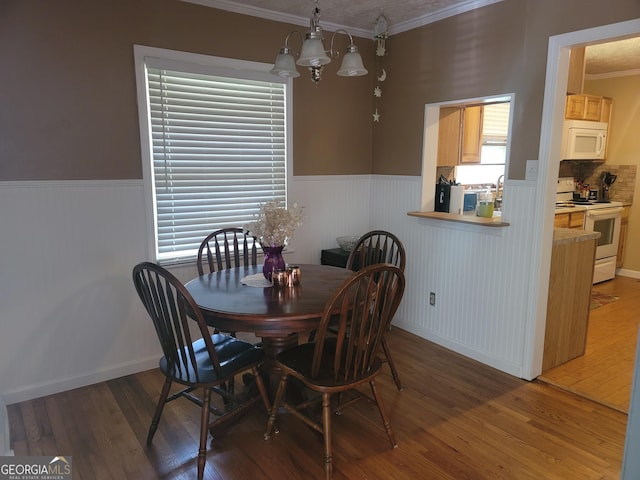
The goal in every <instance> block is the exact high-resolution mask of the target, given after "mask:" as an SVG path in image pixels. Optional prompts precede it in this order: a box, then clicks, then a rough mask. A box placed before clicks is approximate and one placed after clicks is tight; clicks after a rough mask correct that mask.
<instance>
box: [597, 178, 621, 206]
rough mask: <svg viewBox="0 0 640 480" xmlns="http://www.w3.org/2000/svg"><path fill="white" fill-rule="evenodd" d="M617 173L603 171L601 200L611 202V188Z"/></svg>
mask: <svg viewBox="0 0 640 480" xmlns="http://www.w3.org/2000/svg"><path fill="white" fill-rule="evenodd" d="M616 178H618V177H617V175H613V174H611V173H609V172H602V176H601V177H600V179H601V180H602V195H601V196H600V201H602V202H610V201H611V198H609V189H610V188H611V185H613V182H615V181H616Z"/></svg>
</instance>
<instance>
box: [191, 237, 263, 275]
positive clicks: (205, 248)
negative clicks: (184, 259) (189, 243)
mask: <svg viewBox="0 0 640 480" xmlns="http://www.w3.org/2000/svg"><path fill="white" fill-rule="evenodd" d="M257 263H258V249H257V245H256V242H255V239H254V238H253V237H251V236H248V235H246V233H245V232H244V231H243V229H242V228H239V227H231V228H223V229H221V230H216V231H215V232H213V233H210V234H209V235H207V236H206V237H205V239H204V240H203V241H202V242H201V243H200V247H199V248H198V258H197V267H198V275H204V274H205V273H213V272H216V271H219V270H225V269H228V268H232V267H248V266H251V265H257Z"/></svg>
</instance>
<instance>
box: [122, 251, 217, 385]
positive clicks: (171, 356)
mask: <svg viewBox="0 0 640 480" xmlns="http://www.w3.org/2000/svg"><path fill="white" fill-rule="evenodd" d="M133 283H134V285H135V288H136V291H137V292H138V296H139V297H140V300H142V303H143V305H144V307H145V309H146V311H147V313H148V314H149V316H150V317H151V320H152V321H153V326H154V327H155V331H156V334H157V336H158V340H159V341H160V345H161V347H162V353H163V354H164V358H165V359H166V362H167V369H168V371H170V372H171V374H172V375H174V376H176V377H182V378H185V379H188V380H189V381H191V382H194V383H199V382H200V381H201V380H200V371H199V365H198V362H197V361H196V354H195V351H194V347H193V342H194V339H193V338H192V334H191V331H190V329H189V326H190V325H192V320H190V319H189V317H191V318H193V319H194V320H195V321H196V323H197V325H198V329H199V333H200V335H201V338H202V340H203V341H204V343H205V348H206V349H207V351H208V353H209V357H210V359H211V364H212V365H213V367H214V369H215V371H216V373H217V374H218V375H220V364H219V362H218V358H217V355H216V351H215V348H214V345H213V342H212V340H211V336H210V333H209V330H208V328H207V325H206V323H205V321H204V318H203V317H202V313H201V312H200V309H199V307H198V306H197V304H196V303H195V301H194V300H193V298H192V297H191V294H189V292H188V291H187V290H186V288H185V287H184V286H183V285H182V283H181V282H180V281H179V280H178V279H177V278H176V277H175V276H173V275H172V274H171V273H170V272H168V271H167V270H165V269H164V268H162V267H160V266H158V265H156V264H154V263H149V262H144V263H141V264H139V265H136V267H135V268H134V270H133Z"/></svg>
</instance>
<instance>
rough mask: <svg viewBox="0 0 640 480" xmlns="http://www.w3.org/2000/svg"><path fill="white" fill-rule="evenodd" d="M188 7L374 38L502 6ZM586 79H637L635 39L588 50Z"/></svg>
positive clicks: (395, 1)
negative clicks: (382, 29) (383, 27)
mask: <svg viewBox="0 0 640 480" xmlns="http://www.w3.org/2000/svg"><path fill="white" fill-rule="evenodd" d="M182 1H185V2H189V3H196V4H199V5H204V6H209V7H213V8H218V9H222V10H228V11H232V12H236V13H243V14H246V15H253V16H257V17H262V18H268V19H270V20H277V21H284V22H288V23H292V24H295V25H301V26H303V27H308V25H309V17H310V14H311V11H312V10H313V9H314V8H315V6H316V5H317V6H318V8H320V24H321V25H322V27H323V28H325V29H326V30H329V31H335V30H336V29H338V28H344V29H346V30H348V31H349V33H351V34H353V35H357V36H360V37H370V38H373V28H374V25H375V22H376V19H377V18H378V17H379V16H380V14H384V16H385V17H386V19H387V22H388V33H389V35H393V34H396V33H400V32H404V31H407V30H411V29H412V28H417V27H420V26H422V25H426V24H428V23H432V22H435V21H438V20H442V19H443V18H447V17H451V16H453V15H457V14H460V13H463V12H466V11H469V10H473V9H476V8H480V7H483V6H486V5H489V4H492V3H497V2H499V1H502V0H234V1H232V0H182ZM585 71H586V74H587V76H598V75H607V74H615V73H620V72H628V73H629V72H633V73H636V74H638V73H640V38H635V39H627V40H621V41H617V42H609V43H604V44H600V45H593V46H589V47H587V50H586V70H585Z"/></svg>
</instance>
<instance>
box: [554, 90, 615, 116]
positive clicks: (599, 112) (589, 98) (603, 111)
mask: <svg viewBox="0 0 640 480" xmlns="http://www.w3.org/2000/svg"><path fill="white" fill-rule="evenodd" d="M612 104H613V101H612V99H611V98H608V97H599V96H597V95H587V94H577V95H567V101H566V106H565V112H564V118H566V119H567V120H591V121H594V122H609V119H610V117H611V106H612Z"/></svg>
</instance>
